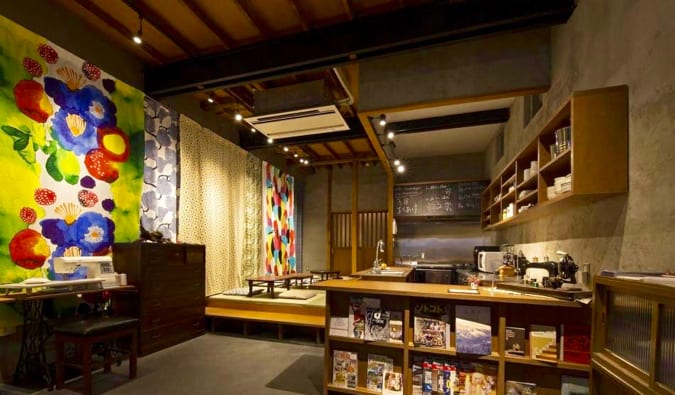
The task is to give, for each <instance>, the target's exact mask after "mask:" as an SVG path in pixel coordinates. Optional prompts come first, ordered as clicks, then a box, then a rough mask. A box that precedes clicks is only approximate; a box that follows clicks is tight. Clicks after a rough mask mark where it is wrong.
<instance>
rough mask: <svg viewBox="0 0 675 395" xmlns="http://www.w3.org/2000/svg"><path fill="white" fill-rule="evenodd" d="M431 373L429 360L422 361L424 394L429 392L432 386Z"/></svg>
mask: <svg viewBox="0 0 675 395" xmlns="http://www.w3.org/2000/svg"><path fill="white" fill-rule="evenodd" d="M431 375H432V366H431V362H429V361H427V360H425V361H424V362H423V363H422V393H423V394H424V395H427V394H431V388H432V386H433V384H432V381H431Z"/></svg>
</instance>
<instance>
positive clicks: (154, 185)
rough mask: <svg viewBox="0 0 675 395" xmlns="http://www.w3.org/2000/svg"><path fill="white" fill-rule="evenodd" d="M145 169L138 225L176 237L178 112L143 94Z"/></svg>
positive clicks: (170, 237)
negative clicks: (139, 222) (144, 96)
mask: <svg viewBox="0 0 675 395" xmlns="http://www.w3.org/2000/svg"><path fill="white" fill-rule="evenodd" d="M144 108H145V158H144V163H145V169H144V171H143V196H142V199H141V225H142V226H143V228H145V229H146V230H148V231H154V230H156V231H159V232H161V233H162V235H164V238H165V239H167V240H171V241H173V242H175V241H176V233H177V229H178V226H177V225H178V218H177V215H178V199H177V196H178V187H179V181H180V180H179V171H178V170H179V163H178V158H179V154H178V114H177V113H176V112H175V111H173V110H170V109H168V108H166V107H164V106H162V105H161V104H160V103H159V102H157V101H155V100H153V99H151V98H149V97H146V98H145V106H144Z"/></svg>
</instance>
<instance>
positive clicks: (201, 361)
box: [0, 334, 323, 395]
mask: <svg viewBox="0 0 675 395" xmlns="http://www.w3.org/2000/svg"><path fill="white" fill-rule="evenodd" d="M127 372H128V368H127V365H126V363H124V364H122V366H119V367H113V374H105V375H104V374H102V373H97V374H95V375H94V394H103V393H105V394H106V395H122V394H124V395H134V394H241V395H243V394H270V395H282V394H320V393H321V387H322V383H323V346H322V345H315V344H312V343H309V342H294V343H289V342H278V341H273V340H265V339H260V338H257V339H254V338H244V337H239V336H231V335H222V334H206V335H204V336H201V337H198V338H196V339H193V340H190V341H188V342H185V343H182V344H179V345H177V346H174V347H171V348H168V349H166V350H162V351H159V352H157V353H154V354H151V355H148V356H146V357H143V358H140V359H139V361H138V377H137V378H136V379H134V380H129V379H128V378H127V377H126V376H125V374H126V373H127ZM80 384H81V380H74V381H72V382H70V383H68V384H67V387H68V388H70V389H74V390H76V389H77V388H78V385H80ZM27 393H30V392H26V391H25V390H21V389H18V388H12V387H8V386H5V387H3V386H2V385H0V394H3V395H4V394H27ZM75 393H76V392H73V391H72V390H69V389H66V390H60V391H53V392H47V391H46V390H43V391H39V392H37V393H36V394H41V395H47V394H53V395H72V394H75Z"/></svg>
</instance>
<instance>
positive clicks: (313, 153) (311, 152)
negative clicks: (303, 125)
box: [300, 144, 321, 162]
mask: <svg viewBox="0 0 675 395" xmlns="http://www.w3.org/2000/svg"><path fill="white" fill-rule="evenodd" d="M300 149H301V150H302V151H303V152H304V153H306V154H307V155H309V157H310V158H312V162H314V161H315V160H317V159H319V158H321V155H319V154H317V153H316V151H314V150H313V149H312V147H310V146H309V145H306V144H303V145H301V146H300Z"/></svg>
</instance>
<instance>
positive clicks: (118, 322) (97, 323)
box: [53, 317, 139, 336]
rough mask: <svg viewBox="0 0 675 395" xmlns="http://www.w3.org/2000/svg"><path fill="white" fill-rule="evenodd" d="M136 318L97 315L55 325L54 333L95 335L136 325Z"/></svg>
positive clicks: (137, 321)
mask: <svg viewBox="0 0 675 395" xmlns="http://www.w3.org/2000/svg"><path fill="white" fill-rule="evenodd" d="M138 324H139V320H138V318H131V317H98V318H88V319H84V320H78V321H71V322H67V323H64V324H60V325H56V326H54V328H53V331H54V333H61V334H67V335H76V336H95V335H101V334H104V333H107V332H114V331H118V330H122V329H126V328H133V327H135V326H138Z"/></svg>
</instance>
